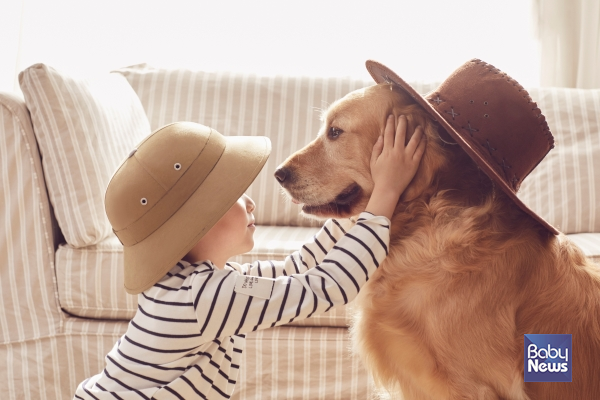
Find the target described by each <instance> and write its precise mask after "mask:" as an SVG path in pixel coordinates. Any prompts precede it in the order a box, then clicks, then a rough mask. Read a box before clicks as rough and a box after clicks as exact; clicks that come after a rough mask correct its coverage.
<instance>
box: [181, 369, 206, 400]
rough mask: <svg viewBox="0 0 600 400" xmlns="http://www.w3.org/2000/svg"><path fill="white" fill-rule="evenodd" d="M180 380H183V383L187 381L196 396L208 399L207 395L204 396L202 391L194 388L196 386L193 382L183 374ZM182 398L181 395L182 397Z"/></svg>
mask: <svg viewBox="0 0 600 400" xmlns="http://www.w3.org/2000/svg"><path fill="white" fill-rule="evenodd" d="M181 380H183V381H184V382H185V383H187V384H188V385H189V386H190V387H191V388H192V389H193V390H194V392H196V394H197V395H198V396H200V397H202V398H203V399H208V397H206V395H205V394H204V393H202V392H201V391H199V390H198V389H196V386H194V384H193V383H192V382H191V381H190V380H189V379H188V378H186V377H185V376H183V375H182V376H181ZM182 399H183V397H182ZM184 400H185V399H184Z"/></svg>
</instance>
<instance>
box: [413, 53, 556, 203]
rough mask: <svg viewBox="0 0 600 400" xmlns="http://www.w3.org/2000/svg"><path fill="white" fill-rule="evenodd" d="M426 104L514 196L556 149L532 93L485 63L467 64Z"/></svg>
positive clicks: (435, 92)
mask: <svg viewBox="0 0 600 400" xmlns="http://www.w3.org/2000/svg"><path fill="white" fill-rule="evenodd" d="M425 99H427V100H428V101H429V102H430V103H431V105H432V106H433V107H434V109H435V110H436V111H437V112H438V113H439V114H440V115H441V116H442V117H443V118H444V119H445V120H446V122H447V123H448V124H450V125H451V126H452V127H453V128H454V129H455V131H456V132H458V133H459V134H460V135H461V136H462V138H463V139H464V141H465V142H467V143H468V144H469V145H470V146H471V148H472V149H473V150H474V151H475V152H477V153H478V155H479V156H480V157H481V158H482V159H484V160H486V161H487V162H488V164H489V165H490V166H491V167H492V168H493V169H494V170H495V171H496V173H497V174H498V175H499V176H500V177H503V178H504V180H505V182H506V183H507V184H508V186H509V187H511V188H512V189H513V190H514V192H517V191H518V189H519V187H520V185H521V182H522V181H523V179H524V178H525V177H526V176H527V175H529V173H530V172H531V171H532V170H533V169H534V168H535V167H536V166H537V164H538V163H539V162H540V161H541V160H542V159H543V158H544V157H545V156H546V154H547V153H548V151H550V149H552V148H553V147H554V138H553V137H552V134H551V133H550V130H549V128H548V124H547V122H546V119H545V117H544V115H543V114H542V112H541V110H540V109H539V108H538V107H537V105H536V103H535V102H534V101H533V100H532V99H531V97H530V96H529V94H528V93H527V91H526V90H525V89H524V88H523V87H522V86H521V85H519V84H518V83H517V82H516V81H515V80H514V79H512V78H510V77H509V76H508V75H507V74H506V73H504V72H501V71H500V70H498V69H497V68H494V67H493V66H491V65H489V64H487V63H485V62H483V61H481V60H477V59H474V60H471V61H469V62H467V63H466V64H464V65H463V66H462V67H461V68H459V69H458V70H456V71H455V72H454V73H453V74H452V75H450V77H448V78H447V79H446V80H445V81H444V82H443V83H442V84H441V85H440V86H439V87H438V88H437V90H435V91H434V92H431V93H429V94H427V95H426V96H425Z"/></svg>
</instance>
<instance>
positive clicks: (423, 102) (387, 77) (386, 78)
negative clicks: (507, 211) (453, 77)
mask: <svg viewBox="0 0 600 400" xmlns="http://www.w3.org/2000/svg"><path fill="white" fill-rule="evenodd" d="M366 67H367V70H368V71H369V74H371V76H372V77H373V79H374V80H375V82H377V83H391V84H395V85H396V86H399V87H401V88H402V89H403V90H404V91H405V92H407V93H408V94H409V95H410V96H411V97H412V98H413V99H414V100H415V101H416V102H417V103H418V104H419V105H420V106H421V107H423V108H424V109H425V110H426V111H427V112H428V113H429V114H430V115H431V116H432V117H433V119H434V120H435V121H436V122H437V123H439V124H440V125H441V126H442V127H443V128H444V129H445V130H446V132H448V134H450V136H451V137H452V138H453V139H454V140H455V141H456V143H458V144H459V145H460V146H461V148H462V149H463V150H464V151H465V152H466V153H467V154H468V155H469V156H470V157H471V158H472V159H473V161H475V163H476V164H477V165H478V166H479V168H480V169H481V170H482V171H483V172H484V173H485V174H486V175H487V176H488V177H489V178H490V179H492V180H493V181H494V183H495V184H496V185H497V186H498V187H500V189H502V191H504V193H506V194H507V195H508V196H509V197H510V199H511V200H512V201H513V202H514V203H515V204H516V205H517V206H518V207H519V208H520V209H521V210H523V211H525V212H526V213H527V214H529V215H530V216H531V217H533V218H534V219H535V220H536V221H538V222H539V223H540V224H542V226H543V227H544V228H546V229H547V230H548V231H550V232H551V233H552V234H553V235H558V234H559V233H560V232H559V231H558V230H557V229H556V228H555V227H553V226H552V225H551V224H549V223H548V222H547V221H546V220H544V219H543V218H542V217H540V216H539V215H537V214H536V213H535V212H534V211H533V210H531V209H530V208H529V207H527V205H525V203H523V202H522V201H521V199H519V198H518V197H517V195H516V193H515V192H514V191H513V189H512V188H511V187H510V186H509V185H508V184H507V183H506V182H505V181H504V179H503V178H502V177H501V176H500V175H499V174H498V173H497V172H496V171H495V169H494V168H492V166H491V165H490V164H489V163H488V162H487V161H486V160H485V158H484V157H483V156H482V155H481V154H480V152H479V150H478V149H476V148H474V147H472V146H471V145H470V144H469V143H468V142H467V141H465V140H464V139H463V137H462V135H461V134H460V133H459V132H457V131H456V130H455V129H454V128H453V127H452V125H450V124H449V123H448V122H447V121H446V119H445V118H444V117H443V116H442V115H441V114H440V113H438V111H437V110H436V109H435V108H434V107H433V106H432V105H431V104H430V103H429V101H427V99H426V98H425V97H423V96H422V95H421V94H420V93H418V92H417V91H416V90H415V89H413V88H412V87H411V86H410V85H409V84H408V83H407V82H405V81H404V80H403V79H402V78H400V77H399V76H398V75H397V74H396V73H395V72H394V71H392V70H391V69H389V68H388V67H386V66H385V65H383V64H381V63H379V62H377V61H373V60H367V62H366Z"/></svg>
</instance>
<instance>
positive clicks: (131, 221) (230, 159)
mask: <svg viewBox="0 0 600 400" xmlns="http://www.w3.org/2000/svg"><path fill="white" fill-rule="evenodd" d="M270 152H271V142H270V140H269V139H268V138H267V137H263V136H258V137H257V136H254V137H252V136H223V135H221V134H220V133H219V132H217V131H215V130H214V129H211V128H209V127H206V126H203V125H200V124H196V123H192V122H176V123H173V124H170V125H166V126H164V127H162V128H160V129H158V130H156V131H155V132H154V133H152V134H151V135H149V136H148V137H147V138H145V139H144V140H143V141H142V142H141V143H140V144H139V145H138V146H137V148H136V149H134V150H133V151H132V152H131V153H130V154H129V156H128V157H127V159H126V160H125V161H123V163H122V164H121V166H120V167H119V168H118V169H117V171H116V172H115V174H114V175H113V177H112V179H111V181H110V182H109V184H108V187H107V189H106V196H105V208H106V214H107V216H108V219H109V221H110V223H111V225H112V227H113V231H114V233H115V234H116V235H117V237H118V238H119V240H120V241H121V243H123V246H124V250H123V252H124V258H125V290H126V291H127V293H130V294H138V293H141V292H143V291H144V290H146V289H148V288H149V287H151V286H152V285H154V284H155V283H156V282H158V281H159V280H160V279H161V278H162V277H163V276H164V275H165V274H166V273H167V272H168V271H169V270H170V269H171V268H173V266H174V265H175V264H176V263H177V262H178V261H179V260H181V259H182V258H183V257H184V256H185V255H186V254H187V253H188V252H189V251H190V250H191V249H192V248H193V247H194V246H195V245H196V243H198V241H199V240H200V239H201V238H202V237H203V236H204V234H205V233H206V232H208V230H209V229H210V228H211V227H212V226H213V225H214V224H216V223H217V221H218V220H219V219H220V218H221V217H222V216H223V215H224V214H225V213H226V212H227V211H228V210H229V209H230V208H231V206H232V205H233V204H234V203H235V202H236V201H237V200H238V199H239V197H240V196H241V195H242V194H244V192H245V191H246V189H248V186H250V184H251V183H252V181H254V178H256V176H257V175H258V173H259V172H260V171H261V169H262V167H263V166H264V164H265V162H266V161H267V158H268V157H269V154H270Z"/></svg>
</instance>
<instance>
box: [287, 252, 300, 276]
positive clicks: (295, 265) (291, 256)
mask: <svg viewBox="0 0 600 400" xmlns="http://www.w3.org/2000/svg"><path fill="white" fill-rule="evenodd" d="M288 257H289V259H290V260H292V264H294V268H295V269H296V273H297V274H299V273H300V269H298V264H296V260H294V255H293V254H292V255H290V256H288Z"/></svg>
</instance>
